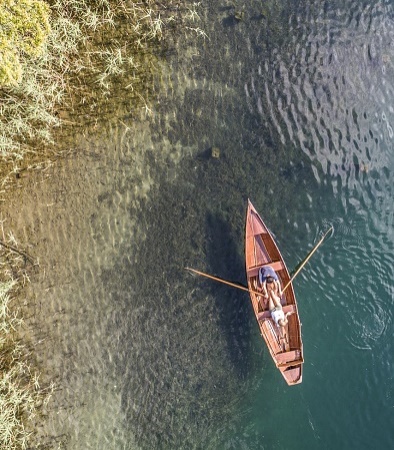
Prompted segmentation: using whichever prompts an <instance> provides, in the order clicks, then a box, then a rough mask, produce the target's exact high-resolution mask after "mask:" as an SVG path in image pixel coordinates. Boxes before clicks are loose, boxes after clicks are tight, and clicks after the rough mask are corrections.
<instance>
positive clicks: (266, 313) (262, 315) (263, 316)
mask: <svg viewBox="0 0 394 450" xmlns="http://www.w3.org/2000/svg"><path fill="white" fill-rule="evenodd" d="M295 311H296V308H295V305H285V306H283V312H284V313H285V314H287V313H289V312H291V313H295ZM270 318H271V313H270V312H269V311H262V312H259V313H258V314H257V320H267V319H270Z"/></svg>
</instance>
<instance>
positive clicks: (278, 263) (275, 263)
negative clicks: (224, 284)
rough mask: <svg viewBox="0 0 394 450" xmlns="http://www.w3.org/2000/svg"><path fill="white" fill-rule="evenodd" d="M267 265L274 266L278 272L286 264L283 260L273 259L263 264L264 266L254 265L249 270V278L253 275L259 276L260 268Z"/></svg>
mask: <svg viewBox="0 0 394 450" xmlns="http://www.w3.org/2000/svg"><path fill="white" fill-rule="evenodd" d="M265 266H270V267H272V268H273V269H274V270H275V272H278V271H279V270H282V269H284V264H283V263H282V261H273V262H270V263H267V264H263V265H262V266H256V267H252V268H250V269H249V270H248V274H247V275H248V278H251V277H257V274H258V273H259V270H260V268H261V267H265Z"/></svg>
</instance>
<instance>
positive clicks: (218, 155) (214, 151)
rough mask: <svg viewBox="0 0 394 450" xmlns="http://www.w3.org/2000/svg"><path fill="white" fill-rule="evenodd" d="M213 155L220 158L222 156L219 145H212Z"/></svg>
mask: <svg viewBox="0 0 394 450" xmlns="http://www.w3.org/2000/svg"><path fill="white" fill-rule="evenodd" d="M211 157H212V158H215V159H219V158H220V149H218V148H217V147H212V148H211Z"/></svg>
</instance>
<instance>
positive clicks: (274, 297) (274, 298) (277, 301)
mask: <svg viewBox="0 0 394 450" xmlns="http://www.w3.org/2000/svg"><path fill="white" fill-rule="evenodd" d="M271 298H272V303H273V304H274V307H277V306H279V307H282V304H281V302H280V297H278V296H277V295H276V294H275V293H274V292H272V291H271V295H270V299H271Z"/></svg>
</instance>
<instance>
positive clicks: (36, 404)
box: [0, 246, 52, 450]
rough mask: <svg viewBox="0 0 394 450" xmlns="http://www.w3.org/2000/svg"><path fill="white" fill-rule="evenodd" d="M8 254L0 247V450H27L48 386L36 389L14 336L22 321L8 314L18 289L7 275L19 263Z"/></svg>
mask: <svg viewBox="0 0 394 450" xmlns="http://www.w3.org/2000/svg"><path fill="white" fill-rule="evenodd" d="M11 253H12V250H10V249H9V248H7V247H4V246H2V251H1V252H0V256H1V257H2V260H4V259H3V257H5V259H6V260H8V263H7V264H2V265H1V268H0V269H1V273H2V278H3V279H5V280H1V281H0V448H4V449H9V450H19V449H24V448H27V444H28V440H29V437H30V433H31V430H30V431H29V429H31V427H32V424H33V423H34V421H35V420H36V418H37V416H39V414H40V412H41V411H42V407H43V406H44V405H45V404H46V402H47V401H48V400H49V397H50V392H51V390H52V387H51V388H50V389H45V388H43V387H42V386H40V384H39V381H38V375H37V374H36V373H34V372H33V370H32V369H31V367H30V364H29V362H28V358H29V353H28V352H27V349H26V347H24V346H23V345H22V344H21V343H20V340H19V337H18V334H17V333H18V330H19V329H20V327H21V325H22V321H21V319H19V318H18V317H17V316H16V315H15V314H11V312H10V302H11V298H12V296H13V295H15V293H16V291H15V289H17V287H18V283H17V282H16V281H15V280H13V279H12V278H11V275H10V273H11V272H15V271H18V268H17V265H18V264H19V263H20V260H21V258H20V257H21V255H18V257H17V258H15V257H14V256H13V255H11ZM10 258H11V259H12V260H13V262H12V267H10V266H9V261H10ZM18 260H19V261H18Z"/></svg>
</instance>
